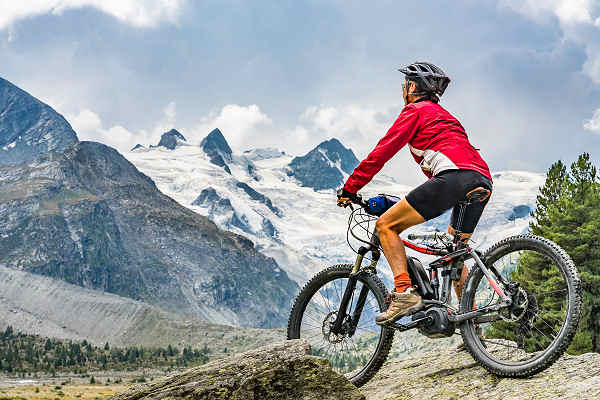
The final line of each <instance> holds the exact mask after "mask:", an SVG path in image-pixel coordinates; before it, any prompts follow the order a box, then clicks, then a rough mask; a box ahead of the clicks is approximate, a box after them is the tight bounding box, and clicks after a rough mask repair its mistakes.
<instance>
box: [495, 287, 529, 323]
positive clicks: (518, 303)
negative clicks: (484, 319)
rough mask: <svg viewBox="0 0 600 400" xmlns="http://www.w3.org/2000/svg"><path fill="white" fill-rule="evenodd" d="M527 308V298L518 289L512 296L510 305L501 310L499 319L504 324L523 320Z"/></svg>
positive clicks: (522, 291)
mask: <svg viewBox="0 0 600 400" xmlns="http://www.w3.org/2000/svg"><path fill="white" fill-rule="evenodd" d="M528 306H529V296H528V295H527V292H526V291H525V290H524V289H523V288H518V289H517V290H516V292H515V294H514V295H513V296H512V304H511V305H510V306H509V307H507V308H505V309H504V310H502V311H501V312H500V313H499V314H500V318H502V319H503V320H504V321H506V322H517V321H519V320H520V319H522V318H523V316H524V315H525V313H526V312H527V308H528Z"/></svg>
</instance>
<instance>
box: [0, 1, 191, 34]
mask: <svg viewBox="0 0 600 400" xmlns="http://www.w3.org/2000/svg"><path fill="white" fill-rule="evenodd" d="M185 1H186V0H27V1H12V0H9V1H2V2H0V29H3V28H6V27H8V26H10V25H11V24H12V23H14V22H15V21H18V20H21V19H25V18H29V17H33V16H36V15H42V14H54V15H61V14H62V13H63V12H65V11H67V10H72V9H76V8H83V7H93V8H96V9H98V10H100V11H102V12H105V13H107V14H109V15H112V16H113V17H115V18H117V19H119V20H121V21H123V22H125V23H127V24H130V25H133V26H138V27H153V26H157V25H158V24H159V23H160V22H162V21H166V22H169V23H176V22H177V19H178V18H179V15H180V12H181V9H182V7H183V5H184V2H185Z"/></svg>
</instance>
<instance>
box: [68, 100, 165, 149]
mask: <svg viewBox="0 0 600 400" xmlns="http://www.w3.org/2000/svg"><path fill="white" fill-rule="evenodd" d="M176 115H177V113H176V105H175V102H170V103H169V104H167V106H166V107H165V108H164V109H163V118H162V119H161V120H159V121H158V122H157V123H156V124H155V126H154V128H153V129H152V130H151V131H150V132H148V131H146V130H142V131H140V132H137V133H134V132H131V131H129V130H128V129H126V128H124V127H122V126H120V125H115V126H112V127H110V128H105V127H104V126H103V124H102V120H101V119H100V116H99V115H98V114H96V113H95V112H93V111H90V110H87V109H86V110H81V111H80V112H79V113H78V114H76V115H70V116H67V120H68V121H69V122H70V123H71V126H72V127H73V129H74V130H75V132H76V133H77V137H79V140H91V141H95V142H100V143H104V144H106V145H108V146H111V147H114V148H116V149H117V150H119V151H120V152H125V151H129V150H130V149H131V148H132V147H133V146H134V145H135V144H137V143H141V144H143V145H144V146H148V145H149V144H157V143H158V141H159V139H160V136H161V135H162V134H163V133H164V132H166V131H168V130H170V129H171V128H173V127H175V118H176Z"/></svg>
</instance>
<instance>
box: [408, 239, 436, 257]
mask: <svg viewBox="0 0 600 400" xmlns="http://www.w3.org/2000/svg"><path fill="white" fill-rule="evenodd" d="M402 243H404V245H405V246H406V247H408V248H410V249H413V250H414V251H418V252H419V253H423V254H430V255H434V256H439V255H441V254H440V253H439V252H437V251H433V250H429V249H427V248H425V247H419V246H417V245H416V244H414V243H412V242H409V241H408V240H404V239H402Z"/></svg>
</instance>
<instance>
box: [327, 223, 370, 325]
mask: <svg viewBox="0 0 600 400" xmlns="http://www.w3.org/2000/svg"><path fill="white" fill-rule="evenodd" d="M369 251H370V252H371V255H372V259H371V265H369V267H368V268H372V269H375V267H376V266H377V262H378V261H379V257H381V253H380V252H379V237H377V234H376V232H373V235H372V237H371V243H370V244H369V245H368V246H366V247H365V246H361V247H360V248H359V249H358V255H357V256H356V261H355V262H354V267H353V268H352V272H351V273H350V276H349V277H348V285H346V290H344V294H343V296H342V301H341V302H340V308H339V310H338V313H337V317H336V319H335V322H334V323H333V326H332V328H331V332H332V333H335V334H339V333H340V332H341V331H342V325H343V323H344V319H346V311H347V309H348V305H350V301H351V299H352V294H353V293H354V289H356V283H357V282H358V275H359V274H360V273H361V265H362V261H363V259H364V257H365V255H366V254H367V253H368V252H369ZM368 294H369V288H368V286H367V285H365V284H364V283H363V286H362V288H361V290H360V294H359V296H358V299H357V301H356V307H355V308H354V312H353V313H352V318H351V326H350V329H349V331H348V334H349V335H350V336H352V335H353V334H354V332H355V331H356V327H357V326H358V321H359V320H360V316H361V314H362V311H363V308H364V306H365V303H366V301H367V296H368Z"/></svg>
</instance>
